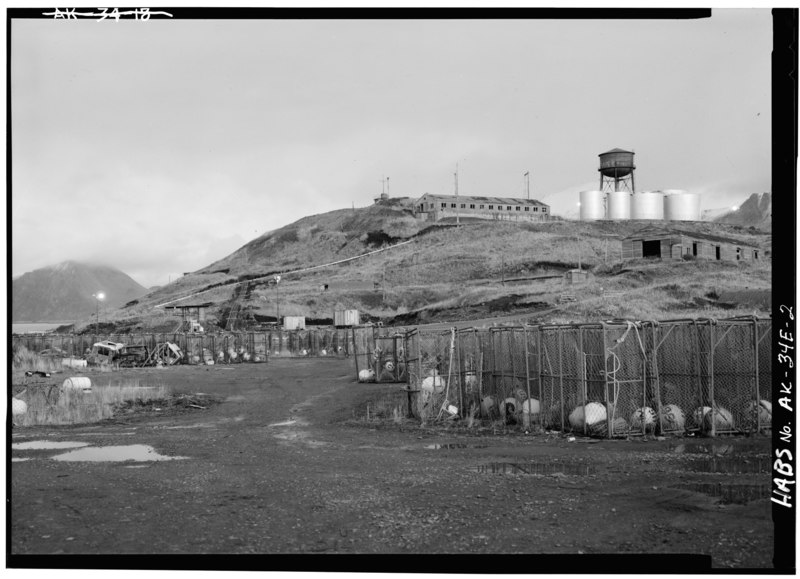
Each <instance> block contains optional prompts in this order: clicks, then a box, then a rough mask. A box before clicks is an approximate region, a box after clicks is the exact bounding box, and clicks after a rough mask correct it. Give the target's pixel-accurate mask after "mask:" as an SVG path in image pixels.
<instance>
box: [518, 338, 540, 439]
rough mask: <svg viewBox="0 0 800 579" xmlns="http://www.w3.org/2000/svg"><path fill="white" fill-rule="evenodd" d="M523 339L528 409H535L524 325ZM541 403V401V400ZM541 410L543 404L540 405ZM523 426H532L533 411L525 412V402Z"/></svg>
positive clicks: (523, 405)
mask: <svg viewBox="0 0 800 579" xmlns="http://www.w3.org/2000/svg"><path fill="white" fill-rule="evenodd" d="M522 339H523V340H524V341H525V392H526V393H527V395H528V400H527V403H528V410H533V401H532V400H531V364H530V360H528V356H529V355H530V351H529V350H528V330H527V328H526V327H525V326H524V325H523V326H522ZM540 404H541V402H540ZM539 408H540V411H541V406H540V407H539ZM522 426H523V428H526V429H530V428H531V413H530V412H525V403H524V402H523V403H522Z"/></svg>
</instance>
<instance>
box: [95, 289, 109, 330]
mask: <svg viewBox="0 0 800 579" xmlns="http://www.w3.org/2000/svg"><path fill="white" fill-rule="evenodd" d="M92 297H93V298H94V303H95V310H94V312H95V313H94V329H95V333H99V332H100V300H102V299H104V298H105V297H106V294H104V293H103V292H97V293H96V294H92Z"/></svg>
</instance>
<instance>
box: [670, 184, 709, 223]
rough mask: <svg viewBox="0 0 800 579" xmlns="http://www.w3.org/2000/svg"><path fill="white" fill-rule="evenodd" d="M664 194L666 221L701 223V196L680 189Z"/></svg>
mask: <svg viewBox="0 0 800 579" xmlns="http://www.w3.org/2000/svg"><path fill="white" fill-rule="evenodd" d="M663 193H664V219H666V220H667V221H700V195H699V194H698V193H687V192H686V191H680V190H678V189H666V190H664V191H663Z"/></svg>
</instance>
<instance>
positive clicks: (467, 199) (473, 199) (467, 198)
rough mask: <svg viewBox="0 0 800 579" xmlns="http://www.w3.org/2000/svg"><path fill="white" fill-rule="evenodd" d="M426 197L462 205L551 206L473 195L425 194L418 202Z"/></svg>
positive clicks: (507, 198) (515, 198)
mask: <svg viewBox="0 0 800 579" xmlns="http://www.w3.org/2000/svg"><path fill="white" fill-rule="evenodd" d="M425 197H427V198H428V199H431V200H436V201H447V202H451V203H453V202H456V201H460V202H461V203H492V204H495V205H536V206H538V207H549V205H547V204H546V203H542V202H541V201H538V200H536V199H519V198H517V197H477V196H471V195H459V196H458V197H456V196H455V195H436V194H434V193H425V195H423V196H422V197H420V198H419V199H417V201H420V200H421V199H424V198H425Z"/></svg>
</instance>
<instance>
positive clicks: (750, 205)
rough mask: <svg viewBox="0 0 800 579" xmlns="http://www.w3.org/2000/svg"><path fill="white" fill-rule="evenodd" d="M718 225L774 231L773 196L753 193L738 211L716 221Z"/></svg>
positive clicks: (722, 216)
mask: <svg viewBox="0 0 800 579" xmlns="http://www.w3.org/2000/svg"><path fill="white" fill-rule="evenodd" d="M714 221H716V222H717V223H727V224H728V225H741V226H743V227H757V228H759V229H765V230H771V229H772V194H771V193H753V194H752V195H750V197H748V198H747V201H745V202H744V203H742V204H741V205H740V206H739V209H737V210H736V211H730V212H728V213H726V214H724V215H721V216H720V217H717V218H716V219H714Z"/></svg>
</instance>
